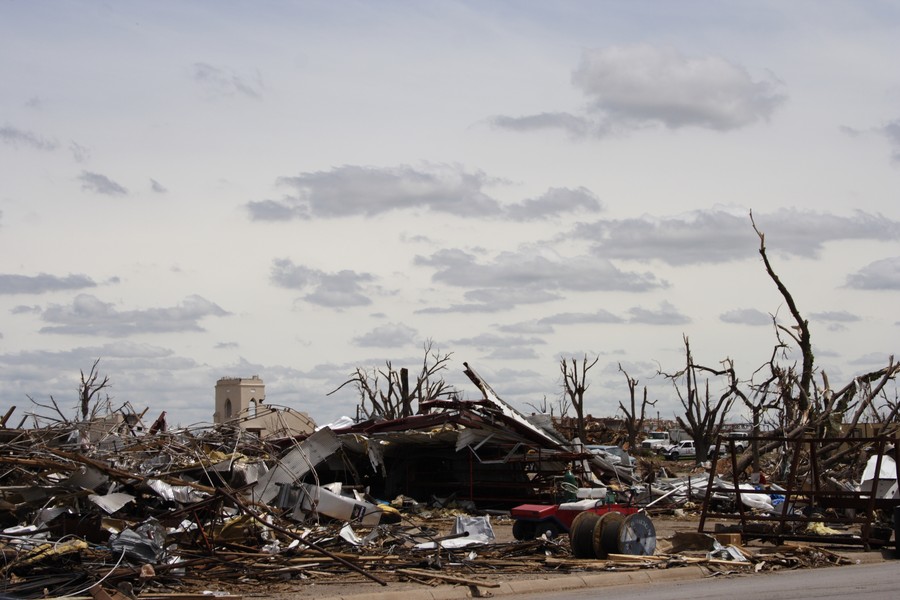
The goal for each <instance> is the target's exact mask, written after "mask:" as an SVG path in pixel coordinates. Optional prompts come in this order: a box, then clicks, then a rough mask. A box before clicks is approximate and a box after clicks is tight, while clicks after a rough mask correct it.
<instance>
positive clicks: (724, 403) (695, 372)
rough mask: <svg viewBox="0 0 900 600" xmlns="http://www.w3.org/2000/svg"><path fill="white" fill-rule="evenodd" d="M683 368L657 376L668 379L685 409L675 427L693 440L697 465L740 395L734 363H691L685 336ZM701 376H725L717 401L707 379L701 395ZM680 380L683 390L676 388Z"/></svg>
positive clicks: (727, 360) (704, 458) (689, 348)
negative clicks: (724, 383) (716, 366)
mask: <svg viewBox="0 0 900 600" xmlns="http://www.w3.org/2000/svg"><path fill="white" fill-rule="evenodd" d="M684 354H685V367H684V369H682V370H681V371H678V372H677V373H673V374H667V373H662V372H660V375H663V376H664V377H666V378H668V379H670V380H671V381H672V385H673V386H674V388H675V391H676V393H677V395H678V399H679V400H680V401H681V406H682V407H683V408H684V415H683V416H684V418H682V416H677V417H676V420H677V421H678V424H679V425H680V426H681V427H682V428H683V429H684V430H685V431H687V432H688V433H690V434H691V437H692V438H694V447H695V448H696V451H697V454H696V460H697V462H698V463H699V462H703V461H705V460H706V458H707V454H708V449H709V444H710V442H711V441H712V440H714V439H716V437H717V436H718V435H719V433H720V432H721V430H722V424H723V423H724V422H725V417H726V416H727V415H728V411H730V410H731V406H732V405H733V404H734V401H735V399H736V398H738V397H742V392H741V391H740V389H739V388H738V380H737V376H736V375H735V372H734V364H733V361H732V360H731V359H730V358H726V359H725V360H723V361H722V365H723V368H722V369H713V368H710V367H706V366H703V365H698V364H696V363H695V362H694V357H693V355H692V354H691V344H690V341H689V340H688V337H687V336H684ZM701 374H706V375H713V376H717V377H718V376H725V377H726V387H725V390H724V391H723V392H722V393H721V394H720V395H719V397H718V398H713V397H712V395H711V394H710V391H709V380H708V379H707V380H705V382H704V385H703V387H704V390H703V393H702V396H701V390H700V384H699V382H698V379H699V376H700V375H701ZM682 379H683V381H684V390H682V389H681V388H680V387H679V382H680V381H681V380H682Z"/></svg>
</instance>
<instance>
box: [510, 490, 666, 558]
mask: <svg viewBox="0 0 900 600" xmlns="http://www.w3.org/2000/svg"><path fill="white" fill-rule="evenodd" d="M510 514H511V515H512V516H513V517H514V518H515V522H514V523H513V536H514V537H515V538H516V539H517V540H531V539H535V538H537V537H540V536H545V537H547V538H553V537H555V536H558V535H560V534H561V533H567V534H568V535H569V542H570V544H571V547H572V554H573V555H574V556H575V557H576V558H600V559H604V558H606V557H607V556H609V555H610V554H632V555H637V556H646V555H651V554H653V553H654V552H655V551H656V529H655V528H654V526H653V522H652V521H651V520H650V517H648V516H647V513H646V512H644V511H643V510H642V509H640V508H638V507H636V506H631V505H626V504H606V503H604V501H603V500H581V501H579V502H566V503H563V504H521V505H519V506H517V507H515V508H513V509H512V511H510Z"/></svg>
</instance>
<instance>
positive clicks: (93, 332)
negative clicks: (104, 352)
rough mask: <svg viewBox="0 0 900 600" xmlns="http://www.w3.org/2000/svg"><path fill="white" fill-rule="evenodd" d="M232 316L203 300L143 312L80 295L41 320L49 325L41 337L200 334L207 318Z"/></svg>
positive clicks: (52, 307) (53, 306)
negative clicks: (119, 307) (59, 335)
mask: <svg viewBox="0 0 900 600" xmlns="http://www.w3.org/2000/svg"><path fill="white" fill-rule="evenodd" d="M229 314H230V313H228V312H227V311H225V310H223V309H222V308H221V307H220V306H219V305H218V304H216V303H214V302H210V301H209V300H206V299H205V298H202V297H200V296H189V297H187V298H185V299H184V300H183V301H182V302H181V303H180V304H178V305H176V306H172V307H167V308H149V309H143V310H140V309H138V310H124V311H120V310H118V309H116V307H115V305H114V304H112V303H111V302H103V301H102V300H100V299H99V298H97V297H96V296H93V295H91V294H78V295H77V296H75V298H74V300H73V301H72V303H71V304H68V305H64V304H51V305H49V306H48V307H47V308H46V309H45V310H44V311H43V312H42V313H41V319H42V320H43V321H44V322H46V323H50V324H49V325H45V326H43V327H41V329H40V332H41V333H53V334H66V335H84V336H110V337H127V336H130V335H135V334H139V333H186V332H192V331H193V332H200V331H204V328H203V327H202V326H201V325H200V321H201V320H203V319H205V318H207V317H224V316H228V315H229Z"/></svg>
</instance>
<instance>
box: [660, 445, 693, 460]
mask: <svg viewBox="0 0 900 600" xmlns="http://www.w3.org/2000/svg"><path fill="white" fill-rule="evenodd" d="M665 455H666V458H667V459H669V460H679V459H681V458H693V457H695V456H697V447H696V446H694V440H682V441H680V442H678V443H677V444H676V445H674V446H670V447H669V448H668V449H666V452H665Z"/></svg>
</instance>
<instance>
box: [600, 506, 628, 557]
mask: <svg viewBox="0 0 900 600" xmlns="http://www.w3.org/2000/svg"><path fill="white" fill-rule="evenodd" d="M603 516H604V519H603V520H602V521H601V522H600V523H599V531H598V532H597V533H596V534H595V538H596V539H597V543H596V544H595V545H594V556H596V557H597V558H606V557H607V556H609V555H610V554H616V553H618V552H619V529H620V528H621V526H622V523H623V522H624V521H625V515H623V514H622V513H619V512H608V513H606V514H605V515H603Z"/></svg>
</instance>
